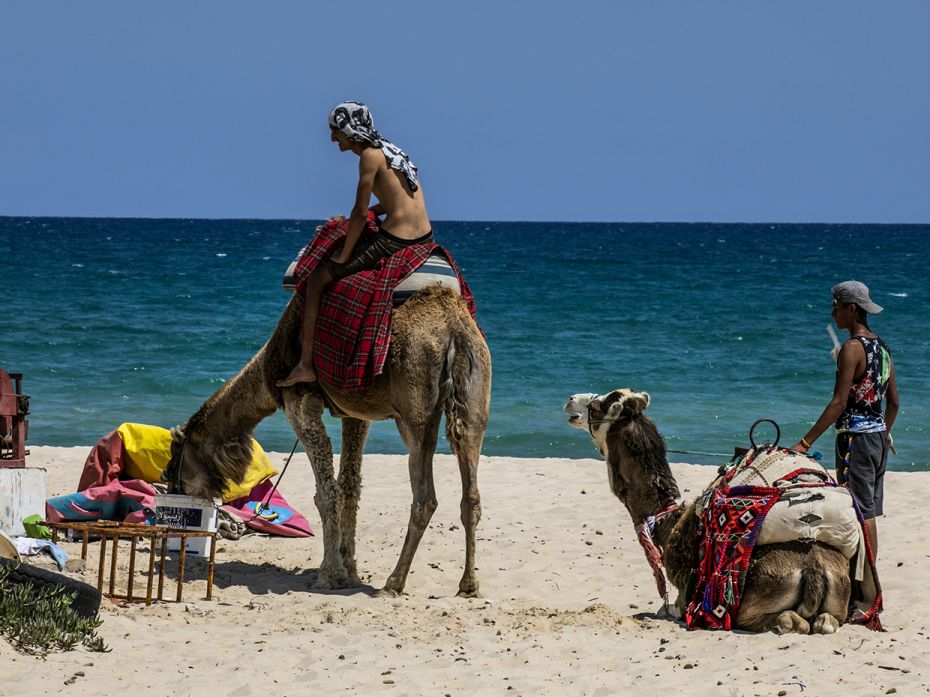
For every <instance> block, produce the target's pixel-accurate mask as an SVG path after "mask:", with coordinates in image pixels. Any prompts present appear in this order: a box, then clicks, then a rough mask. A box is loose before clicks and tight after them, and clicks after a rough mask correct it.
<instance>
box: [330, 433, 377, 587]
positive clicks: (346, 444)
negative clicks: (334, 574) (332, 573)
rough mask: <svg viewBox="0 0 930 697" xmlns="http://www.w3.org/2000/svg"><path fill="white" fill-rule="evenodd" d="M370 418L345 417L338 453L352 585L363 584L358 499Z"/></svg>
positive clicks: (343, 528)
mask: <svg viewBox="0 0 930 697" xmlns="http://www.w3.org/2000/svg"><path fill="white" fill-rule="evenodd" d="M369 426H371V422H370V421H362V420H361V419H352V418H344V419H343V420H342V453H341V454H340V455H339V478H338V480H337V481H338V485H339V492H340V493H341V494H342V524H341V526H340V530H341V533H342V547H341V550H340V551H341V553H342V563H343V565H344V566H345V567H346V572H347V573H348V575H349V584H350V585H352V586H359V585H361V583H362V582H361V580H360V579H359V577H358V566H357V565H356V561H355V526H356V520H357V519H358V499H359V496H361V493H362V453H363V451H364V448H365V439H366V438H367V437H368V428H369Z"/></svg>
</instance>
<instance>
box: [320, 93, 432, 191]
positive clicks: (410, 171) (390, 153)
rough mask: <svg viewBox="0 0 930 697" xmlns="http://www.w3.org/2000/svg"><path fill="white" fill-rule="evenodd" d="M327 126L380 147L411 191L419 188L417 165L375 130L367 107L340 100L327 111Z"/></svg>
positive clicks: (390, 164)
mask: <svg viewBox="0 0 930 697" xmlns="http://www.w3.org/2000/svg"><path fill="white" fill-rule="evenodd" d="M329 127H330V128H331V129H333V130H334V131H341V132H342V133H344V134H345V135H346V136H348V137H349V138H351V139H352V140H356V141H359V142H361V143H366V144H368V145H370V146H372V147H373V148H380V149H381V152H383V153H384V157H385V159H387V163H388V166H389V167H390V168H391V169H396V170H397V171H398V172H400V173H401V174H403V175H404V178H405V179H406V180H407V185H408V186H409V187H410V190H411V191H416V190H417V189H419V188H420V183H419V179H418V177H417V167H416V165H414V164H413V163H412V162H411V161H410V158H409V157H408V156H407V153H405V152H404V151H403V150H401V149H400V148H398V147H397V146H396V145H394V143H392V142H391V141H389V140H387V139H386V138H384V136H382V135H381V134H380V133H378V132H377V131H376V130H375V127H374V124H373V123H372V120H371V112H370V111H369V110H368V107H367V106H365V105H364V104H362V103H360V102H342V103H341V104H338V105H337V106H336V108H335V109H333V110H332V111H331V112H329Z"/></svg>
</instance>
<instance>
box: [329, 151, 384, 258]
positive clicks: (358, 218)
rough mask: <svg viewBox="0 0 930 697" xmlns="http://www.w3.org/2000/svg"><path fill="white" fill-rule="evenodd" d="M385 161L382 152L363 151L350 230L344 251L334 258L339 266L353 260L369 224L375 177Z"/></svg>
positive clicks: (359, 164) (350, 217)
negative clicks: (354, 252)
mask: <svg viewBox="0 0 930 697" xmlns="http://www.w3.org/2000/svg"><path fill="white" fill-rule="evenodd" d="M383 161H384V156H383V155H382V154H381V151H380V150H376V149H373V148H372V149H366V150H363V151H362V154H361V155H360V156H359V163H358V187H357V188H356V190H355V206H354V207H353V208H352V213H351V214H350V215H349V230H348V232H347V233H346V240H345V244H344V245H343V247H342V251H341V252H340V253H339V254H337V255H335V256H334V257H333V261H335V262H336V263H338V264H344V263H345V262H347V261H348V260H349V259H350V258H351V256H352V250H353V249H355V245H356V243H357V242H358V238H359V237H361V235H362V230H363V229H364V228H365V225H366V224H367V222H368V204H369V202H370V201H371V192H372V189H373V188H374V185H375V175H376V174H377V173H378V165H379V164H380V163H381V162H383Z"/></svg>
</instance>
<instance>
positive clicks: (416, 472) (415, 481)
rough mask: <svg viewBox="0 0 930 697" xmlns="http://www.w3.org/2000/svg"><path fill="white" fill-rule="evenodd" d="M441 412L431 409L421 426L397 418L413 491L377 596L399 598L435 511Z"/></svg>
mask: <svg viewBox="0 0 930 697" xmlns="http://www.w3.org/2000/svg"><path fill="white" fill-rule="evenodd" d="M440 418H441V412H440V411H439V409H438V408H437V409H434V411H433V413H432V414H429V416H428V419H427V421H426V422H425V423H420V424H414V423H410V422H409V421H406V420H404V419H401V418H400V417H398V418H397V420H396V421H397V429H398V430H399V431H400V435H401V437H402V438H403V439H404V443H405V444H406V446H407V448H408V449H409V450H410V456H409V458H408V460H407V468H408V470H409V472H410V488H411V490H412V491H413V503H412V504H411V505H410V520H409V522H408V523H407V536H406V537H405V538H404V547H403V549H401V552H400V558H399V559H398V560H397V566H396V567H394V571H392V572H391V575H390V576H388V580H387V582H386V583H385V584H384V588H383V589H382V590H381V591H380V593H379V595H381V594H384V595H400V594H401V593H402V592H403V590H404V584H405V583H406V581H407V574H408V573H409V571H410V564H411V563H412V562H413V555H414V554H416V551H417V546H419V544H420V539H421V538H422V537H423V532H424V531H425V530H426V527H427V526H428V525H429V521H430V518H432V517H433V512H434V511H435V510H436V506H437V502H436V488H435V487H434V485H433V454H434V453H435V452H436V440H437V438H438V437H439V419H440Z"/></svg>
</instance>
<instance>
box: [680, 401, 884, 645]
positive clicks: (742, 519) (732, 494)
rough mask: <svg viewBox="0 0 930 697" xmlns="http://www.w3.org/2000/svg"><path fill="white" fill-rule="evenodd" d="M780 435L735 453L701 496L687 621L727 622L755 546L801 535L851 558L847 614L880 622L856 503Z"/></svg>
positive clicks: (723, 625) (695, 624)
mask: <svg viewBox="0 0 930 697" xmlns="http://www.w3.org/2000/svg"><path fill="white" fill-rule="evenodd" d="M762 421H768V420H767V419H764V420H760V421H757V422H756V424H753V429H754V428H755V427H756V426H757V425H758V424H759V423H761V422H762ZM770 423H772V424H774V422H770ZM775 427H776V431H777V428H778V427H777V425H775ZM777 440H778V439H777V437H776V443H775V444H774V445H770V444H763V445H758V446H757V445H755V444H754V443H753V447H752V448H750V449H749V450H748V451H745V452H744V453H742V454H739V455H737V456H735V457H734V458H733V459H732V460H731V461H730V462H729V463H727V464H726V465H724V466H723V467H721V468H720V473H719V476H718V477H717V478H716V479H715V480H714V481H713V482H711V484H710V485H709V486H708V487H707V489H705V491H704V493H703V494H702V496H701V497H699V499H698V502H697V505H696V507H695V513H696V515H698V517H699V518H700V521H701V523H700V528H699V531H698V539H697V549H696V552H695V562H694V567H693V570H692V579H691V583H689V587H688V589H687V590H686V597H689V598H690V599H691V600H690V603H689V604H688V606H687V608H686V611H685V619H686V621H687V624H688V627H689V628H708V629H729V628H730V624H731V619H732V616H733V615H734V614H735V612H736V611H737V610H738V608H739V598H740V594H741V591H742V586H743V583H744V581H745V575H746V571H747V569H748V567H749V561H750V557H751V555H752V552H753V548H754V547H755V546H756V545H768V544H775V543H784V542H792V541H802V540H803V541H815V542H821V543H823V544H827V545H830V546H831V547H834V548H836V549H838V550H839V551H840V552H842V553H843V555H844V556H845V557H846V558H847V559H848V560H849V561H850V577H851V579H852V580H854V581H855V582H856V583H855V584H854V587H855V588H856V591H855V592H854V596H853V598H852V600H851V608H850V609H851V611H850V618H849V621H850V622H853V623H859V624H866V625H868V626H870V627H871V628H873V629H880V628H881V625H880V623H879V619H878V614H879V613H880V612H881V587H880V585H879V582H878V576H877V573H876V571H875V566H874V556H873V554H872V550H871V549H870V547H869V543H868V536H867V535H866V533H865V530H864V527H863V518H862V513H861V511H860V510H859V507H858V504H857V503H856V501H855V499H854V498H853V497H852V496H851V495H850V493H849V491H848V490H847V489H846V488H845V487H842V486H839V485H838V484H837V483H836V481H835V480H834V479H833V477H832V476H831V475H830V473H829V472H827V470H826V469H824V467H823V466H822V465H821V464H820V463H819V462H818V461H817V460H815V459H813V458H811V457H808V456H807V455H803V454H800V453H797V452H794V451H792V450H787V449H785V448H779V447H777ZM750 441H752V430H751V431H750Z"/></svg>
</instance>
